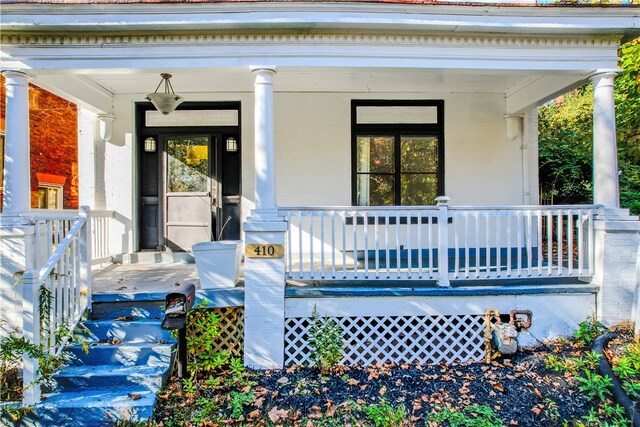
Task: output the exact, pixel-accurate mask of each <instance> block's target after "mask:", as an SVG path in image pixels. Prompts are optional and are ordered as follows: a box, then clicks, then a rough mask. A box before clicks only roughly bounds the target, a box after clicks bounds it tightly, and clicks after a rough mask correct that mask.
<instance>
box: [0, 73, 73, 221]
mask: <svg viewBox="0 0 640 427" xmlns="http://www.w3.org/2000/svg"><path fill="white" fill-rule="evenodd" d="M5 100H6V96H5V87H4V77H3V76H0V127H1V129H2V130H3V131H4V129H5ZM29 128H30V130H29V131H30V135H31V206H32V207H37V206H38V184H39V183H38V178H37V176H36V174H37V173H41V174H49V175H58V176H63V177H65V178H66V181H65V184H64V192H63V194H64V202H63V207H64V208H65V209H75V208H77V207H78V107H77V106H76V105H75V104H73V103H71V102H69V101H67V100H65V99H63V98H60V97H58V96H56V95H54V94H52V93H50V92H47V91H46V90H44V89H41V88H39V87H37V86H34V85H31V84H30V85H29Z"/></svg>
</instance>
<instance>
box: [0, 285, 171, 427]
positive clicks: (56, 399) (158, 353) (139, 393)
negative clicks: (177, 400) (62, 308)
mask: <svg viewBox="0 0 640 427" xmlns="http://www.w3.org/2000/svg"><path fill="white" fill-rule="evenodd" d="M101 298H103V299H104V298H107V299H105V300H104V301H102V302H100V303H95V304H94V305H93V308H94V309H93V311H92V316H93V317H94V319H95V320H89V321H85V322H83V323H82V324H81V325H80V326H79V327H78V328H77V329H76V330H75V331H74V342H73V343H71V344H69V345H67V346H66V347H65V349H64V351H63V357H64V358H65V360H66V362H67V366H65V367H64V368H62V369H61V370H60V371H59V372H57V373H56V374H55V375H54V378H53V379H54V381H53V382H52V384H51V385H50V386H49V388H48V390H47V389H44V388H43V392H44V393H48V394H45V396H44V397H45V399H44V401H43V402H42V403H41V404H38V405H36V411H37V413H36V416H34V417H33V420H32V421H33V424H32V425H37V426H71V427H73V426H93V425H95V426H98V425H99V426H109V425H114V424H115V423H116V422H117V421H119V420H129V421H133V422H137V421H145V420H149V419H151V418H152V416H153V407H154V405H155V402H156V392H157V391H158V390H160V388H161V387H162V385H163V384H164V383H166V381H167V379H168V377H169V374H170V371H171V367H172V366H173V358H174V354H175V348H176V340H175V339H174V338H172V337H171V334H170V333H169V332H168V331H164V330H162V329H161V328H160V319H159V318H160V317H161V316H162V315H163V310H162V306H163V305H164V302H163V301H154V300H148V299H144V300H142V301H140V300H136V298H134V301H126V298H125V301H122V300H120V296H118V297H117V298H115V300H114V301H113V302H109V301H108V298H109V297H105V296H104V295H103V296H102V297H101ZM96 318H97V319H96ZM86 349H88V352H86V353H85V350H86ZM1 423H2V421H1V420H0V424H1Z"/></svg>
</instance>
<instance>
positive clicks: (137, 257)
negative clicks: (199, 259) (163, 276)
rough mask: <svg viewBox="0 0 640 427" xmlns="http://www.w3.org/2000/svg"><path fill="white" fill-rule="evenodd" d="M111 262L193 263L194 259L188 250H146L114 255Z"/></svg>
mask: <svg viewBox="0 0 640 427" xmlns="http://www.w3.org/2000/svg"><path fill="white" fill-rule="evenodd" d="M113 262H114V263H119V264H162V263H170V262H181V263H185V264H193V263H195V262H196V260H195V258H194V257H193V254H192V253H190V252H159V251H158V252H156V251H148V252H135V253H128V254H121V255H116V256H115V257H113Z"/></svg>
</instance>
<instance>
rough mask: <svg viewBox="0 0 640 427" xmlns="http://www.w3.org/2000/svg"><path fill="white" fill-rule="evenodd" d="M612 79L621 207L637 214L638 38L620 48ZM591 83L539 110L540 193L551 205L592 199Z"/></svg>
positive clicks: (639, 210) (639, 133)
mask: <svg viewBox="0 0 640 427" xmlns="http://www.w3.org/2000/svg"><path fill="white" fill-rule="evenodd" d="M619 56H620V63H619V66H620V67H621V68H622V69H623V70H624V71H623V72H622V73H620V74H619V75H618V76H617V77H616V80H615V101H616V130H617V140H618V167H619V169H620V172H621V175H620V202H621V206H622V207H626V208H629V209H631V211H632V213H635V214H639V213H640V38H638V39H635V40H632V41H630V42H628V43H626V44H625V45H623V46H622V47H621V48H620V50H619ZM592 93H593V86H592V84H590V83H589V84H586V85H584V86H582V87H580V88H578V89H575V90H574V91H572V92H569V93H567V94H565V95H563V96H561V97H559V98H557V99H555V100H554V101H552V102H550V103H548V104H546V105H544V106H542V107H540V108H539V110H538V113H539V150H540V157H539V172H540V197H541V199H542V200H550V201H552V202H553V203H555V204H564V203H567V204H573V203H591V202H592V182H593V180H592V154H591V153H592V138H593V116H592V114H593V95H592Z"/></svg>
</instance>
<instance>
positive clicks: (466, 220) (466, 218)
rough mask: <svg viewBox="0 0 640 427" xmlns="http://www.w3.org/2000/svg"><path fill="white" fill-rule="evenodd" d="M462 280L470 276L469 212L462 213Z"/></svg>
mask: <svg viewBox="0 0 640 427" xmlns="http://www.w3.org/2000/svg"><path fill="white" fill-rule="evenodd" d="M464 271H465V273H464V278H465V279H468V278H469V277H470V276H471V273H470V260H469V212H468V211H465V212H464Z"/></svg>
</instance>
